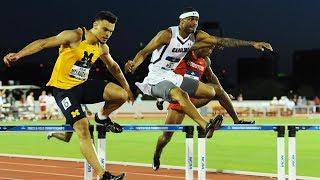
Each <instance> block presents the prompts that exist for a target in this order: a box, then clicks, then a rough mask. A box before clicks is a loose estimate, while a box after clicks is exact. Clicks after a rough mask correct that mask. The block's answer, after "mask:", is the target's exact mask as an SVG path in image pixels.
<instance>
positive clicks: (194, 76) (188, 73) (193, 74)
mask: <svg viewBox="0 0 320 180" xmlns="http://www.w3.org/2000/svg"><path fill="white" fill-rule="evenodd" d="M184 77H188V78H192V79H195V80H199V79H200V77H199V74H198V73H196V72H194V71H190V70H187V71H186V73H185V74H184Z"/></svg>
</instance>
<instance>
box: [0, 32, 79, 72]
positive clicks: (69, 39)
mask: <svg viewBox="0 0 320 180" xmlns="http://www.w3.org/2000/svg"><path fill="white" fill-rule="evenodd" d="M80 33H81V32H79V31H78V30H65V31H62V32H61V33H60V34H58V35H56V36H52V37H48V38H45V39H38V40H35V41H33V42H32V43H30V44H28V45H27V46H26V47H24V48H23V49H22V50H20V51H19V52H17V53H9V54H7V55H6V56H5V57H4V58H3V60H4V62H5V63H6V64H7V65H8V66H10V62H13V61H17V60H18V59H20V58H22V57H25V56H29V55H31V54H34V53H37V52H39V51H41V50H43V49H46V48H51V47H56V46H60V45H67V44H70V43H73V42H77V41H79V40H80V38H81V34H80Z"/></svg>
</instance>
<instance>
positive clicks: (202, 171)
mask: <svg viewBox="0 0 320 180" xmlns="http://www.w3.org/2000/svg"><path fill="white" fill-rule="evenodd" d="M197 130H198V180H205V179H206V147H205V145H206V144H205V141H206V139H205V136H204V133H203V130H202V128H200V127H199V126H198V128H197ZM221 130H223V131H230V130H231V131H277V132H278V137H277V169H278V179H279V180H285V142H284V134H285V126H274V125H253V124H239V125H224V126H221V127H220V128H219V130H218V131H221Z"/></svg>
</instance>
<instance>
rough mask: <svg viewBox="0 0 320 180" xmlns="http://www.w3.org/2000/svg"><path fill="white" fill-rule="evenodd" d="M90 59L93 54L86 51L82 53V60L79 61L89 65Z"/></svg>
mask: <svg viewBox="0 0 320 180" xmlns="http://www.w3.org/2000/svg"><path fill="white" fill-rule="evenodd" d="M92 57H93V53H90V54H88V52H87V51H84V53H83V58H82V59H81V61H85V62H88V63H91V60H92Z"/></svg>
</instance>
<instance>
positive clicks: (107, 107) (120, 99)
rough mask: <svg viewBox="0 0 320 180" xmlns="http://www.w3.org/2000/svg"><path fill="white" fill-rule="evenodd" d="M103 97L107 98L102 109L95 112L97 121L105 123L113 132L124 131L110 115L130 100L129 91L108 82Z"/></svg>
mask: <svg viewBox="0 0 320 180" xmlns="http://www.w3.org/2000/svg"><path fill="white" fill-rule="evenodd" d="M103 99H104V100H105V104H104V106H103V108H102V109H101V111H100V112H98V113H97V114H95V121H96V122H97V123H100V124H105V125H106V126H107V128H108V129H109V130H110V131H112V132H115V133H119V132H122V128H121V126H120V125H119V124H117V123H114V122H112V121H111V119H110V118H109V115H110V114H111V113H112V112H113V111H114V110H116V109H118V108H119V107H120V106H122V104H124V103H125V102H126V101H127V100H128V94H127V92H126V91H125V90H124V89H123V88H122V87H120V86H118V85H116V84H114V83H108V84H107V85H106V86H105V88H104V91H103Z"/></svg>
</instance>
